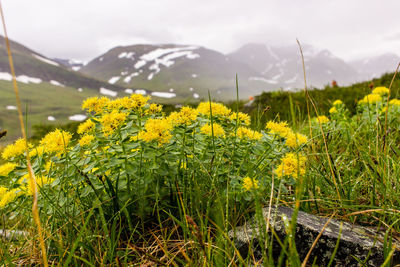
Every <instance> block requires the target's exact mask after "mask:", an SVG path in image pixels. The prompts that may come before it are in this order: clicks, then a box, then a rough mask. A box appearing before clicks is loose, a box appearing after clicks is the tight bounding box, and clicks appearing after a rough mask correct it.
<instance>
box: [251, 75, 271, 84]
mask: <svg viewBox="0 0 400 267" xmlns="http://www.w3.org/2000/svg"><path fill="white" fill-rule="evenodd" d="M249 81H260V82H265V83H269V84H277V83H278V81H275V80H269V79H265V78H262V77H250V78H249Z"/></svg>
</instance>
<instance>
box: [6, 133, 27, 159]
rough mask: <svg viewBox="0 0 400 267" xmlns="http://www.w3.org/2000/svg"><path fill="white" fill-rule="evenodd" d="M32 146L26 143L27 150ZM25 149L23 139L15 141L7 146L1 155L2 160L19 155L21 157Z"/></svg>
mask: <svg viewBox="0 0 400 267" xmlns="http://www.w3.org/2000/svg"><path fill="white" fill-rule="evenodd" d="M31 147H32V145H31V144H29V143H28V148H31ZM26 149H27V144H26V142H25V140H24V139H22V138H21V139H18V140H17V141H15V143H14V144H11V145H8V146H7V147H6V148H5V149H4V151H3V153H2V155H1V156H2V158H3V159H6V160H7V159H10V158H13V157H16V156H19V155H23V154H24V152H25V151H26Z"/></svg>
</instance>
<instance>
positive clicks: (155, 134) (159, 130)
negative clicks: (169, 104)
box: [137, 119, 172, 145]
mask: <svg viewBox="0 0 400 267" xmlns="http://www.w3.org/2000/svg"><path fill="white" fill-rule="evenodd" d="M144 128H145V131H141V132H139V134H138V135H137V138H138V139H139V140H143V141H145V142H151V141H156V142H158V144H159V145H162V144H165V143H168V142H169V140H170V139H171V137H172V135H171V130H172V125H171V124H170V123H169V121H168V120H167V119H148V120H147V121H146V124H145V125H144Z"/></svg>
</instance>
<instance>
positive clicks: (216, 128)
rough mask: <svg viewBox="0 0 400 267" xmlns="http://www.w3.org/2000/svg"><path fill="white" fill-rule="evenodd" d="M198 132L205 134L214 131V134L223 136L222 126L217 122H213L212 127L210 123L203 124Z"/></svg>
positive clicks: (210, 133)
mask: <svg viewBox="0 0 400 267" xmlns="http://www.w3.org/2000/svg"><path fill="white" fill-rule="evenodd" d="M200 132H201V133H203V134H207V135H212V134H213V133H214V136H217V137H218V136H221V137H225V131H224V128H222V126H221V125H219V124H218V123H213V125H212V127H211V124H205V125H204V126H203V127H201V129H200Z"/></svg>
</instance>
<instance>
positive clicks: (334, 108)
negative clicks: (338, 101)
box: [329, 107, 338, 114]
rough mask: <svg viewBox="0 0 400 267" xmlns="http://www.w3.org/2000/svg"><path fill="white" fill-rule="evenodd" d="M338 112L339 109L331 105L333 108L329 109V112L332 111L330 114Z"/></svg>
mask: <svg viewBox="0 0 400 267" xmlns="http://www.w3.org/2000/svg"><path fill="white" fill-rule="evenodd" d="M337 112H338V110H337V108H336V107H331V109H330V110H329V113H330V114H335V113H337Z"/></svg>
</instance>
